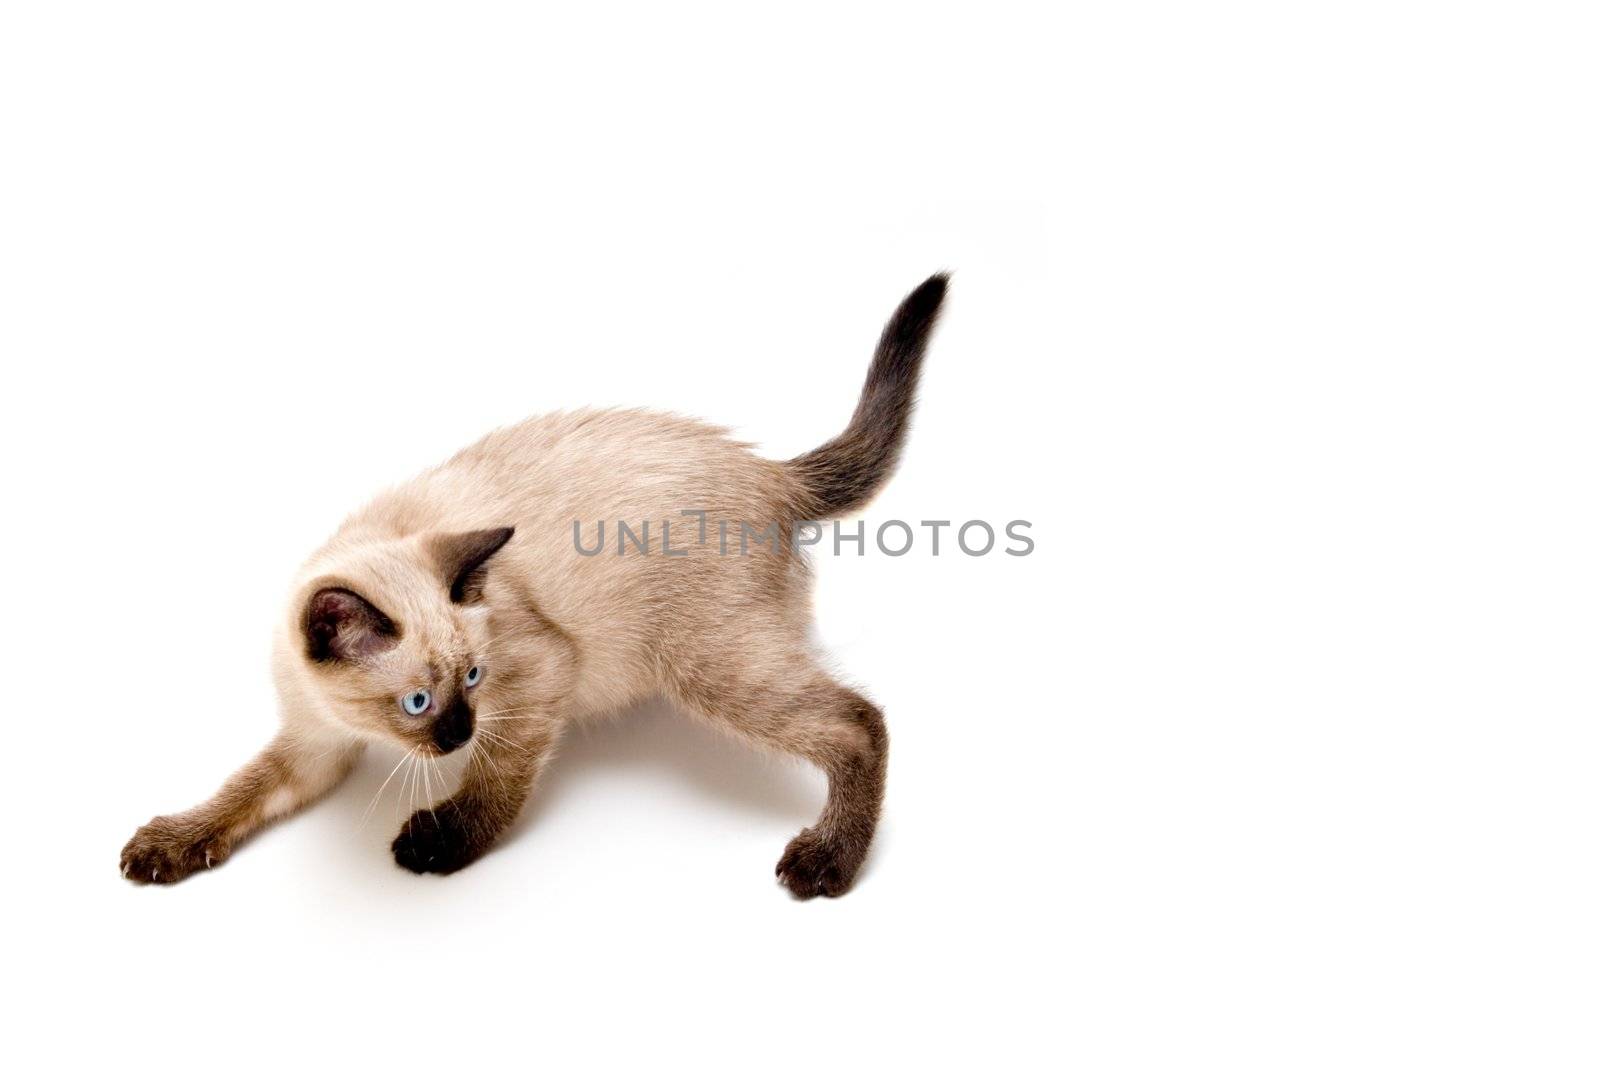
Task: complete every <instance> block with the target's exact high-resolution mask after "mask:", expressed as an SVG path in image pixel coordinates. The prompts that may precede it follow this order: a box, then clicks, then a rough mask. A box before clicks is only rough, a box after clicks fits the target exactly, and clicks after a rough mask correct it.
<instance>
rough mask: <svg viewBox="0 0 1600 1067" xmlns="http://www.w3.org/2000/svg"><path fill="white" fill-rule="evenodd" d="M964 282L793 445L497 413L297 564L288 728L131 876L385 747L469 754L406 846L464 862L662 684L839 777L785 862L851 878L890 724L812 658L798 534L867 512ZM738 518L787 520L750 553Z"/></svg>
mask: <svg viewBox="0 0 1600 1067" xmlns="http://www.w3.org/2000/svg"><path fill="white" fill-rule="evenodd" d="M946 281H947V279H946V277H945V276H944V275H935V276H934V277H932V278H929V279H928V280H927V281H925V282H923V283H922V285H921V286H919V287H918V288H917V289H916V290H915V291H914V292H912V293H911V295H910V296H908V297H906V299H905V301H904V302H903V303H902V304H901V305H900V307H899V308H898V309H897V310H896V311H895V313H894V316H893V317H892V318H891V319H890V320H889V323H888V325H887V326H886V327H885V329H884V332H883V336H882V339H881V340H880V341H879V342H878V348H877V352H876V354H875V355H874V356H873V360H872V366H871V369H870V370H869V371H868V374H867V381H866V386H865V388H864V389H863V391H862V393H861V399H860V402H859V403H858V404H857V406H856V409H855V414H854V416H853V417H852V418H851V420H850V424H849V425H848V426H847V427H846V428H845V430H844V432H843V433H842V434H840V435H839V436H838V437H836V438H834V439H833V440H832V441H829V442H828V443H827V444H824V445H822V446H821V447H819V448H817V449H814V450H813V451H810V452H807V453H806V454H805V455H802V456H799V457H797V458H795V459H791V460H788V461H787V462H776V461H772V460H767V459H762V458H760V457H759V456H756V455H753V454H752V453H751V452H750V451H749V449H748V447H747V446H746V445H743V444H740V443H738V442H735V441H732V440H730V439H729V438H728V437H727V436H725V434H724V433H723V432H722V431H721V430H719V429H716V428H714V427H710V426H706V425H703V424H701V423H699V422H694V421H691V420H688V419H682V418H677V417H673V416H668V415H658V414H651V413H647V412H641V411H580V412H573V413H564V414H557V415H549V416H545V417H543V418H536V419H532V420H529V421H527V422H524V423H521V424H519V425H516V426H512V427H509V428H506V429H501V430H496V431H495V432H494V433H491V434H490V435H489V436H487V437H485V438H484V439H483V440H481V441H479V442H478V443H477V444H475V445H472V446H471V447H469V448H467V449H466V450H465V451H463V452H461V453H460V454H458V455H457V456H456V457H455V458H453V459H451V460H450V461H449V462H447V463H445V464H444V465H443V466H441V467H438V468H435V469H434V470H431V471H428V472H427V473H425V474H423V475H422V476H420V477H419V478H417V479H416V480H415V481H412V482H411V483H409V484H407V485H404V486H401V487H399V488H397V489H392V490H390V491H389V492H386V493H384V494H383V495H382V496H380V497H378V498H377V499H376V500H374V501H372V502H371V503H370V504H368V505H367V506H366V507H364V508H362V509H361V510H360V511H358V512H356V513H355V514H354V515H352V516H351V517H350V518H349V519H347V520H346V521H345V523H344V525H343V526H342V527H340V529H339V531H338V532H337V533H336V534H335V535H334V537H333V539H332V540H331V541H329V542H328V543H327V544H326V545H325V546H323V547H322V549H320V550H319V551H318V552H317V553H316V554H315V555H313V556H312V557H311V559H310V560H309V561H308V562H307V563H306V564H305V566H304V567H303V568H302V569H301V571H300V573H299V575H298V577H297V578H296V579H295V582H294V585H293V592H292V594H291V596H290V598H289V603H288V606H287V608H286V609H285V611H284V613H283V617H282V619H281V620H280V624H279V626H278V629H277V633H276V638H275V641H274V651H273V674H274V678H275V680H276V683H277V688H278V695H279V703H280V705H281V716H282V724H281V726H280V728H279V731H278V734H277V736H276V737H275V738H274V739H273V740H272V742H271V743H270V744H268V745H267V747H266V749H264V750H263V751H262V752H261V753H260V755H258V756H256V757H255V759H253V760H251V761H250V762H249V763H248V764H246V765H245V766H244V767H243V768H241V769H240V770H238V771H237V772H235V773H234V775H233V777H231V778H229V779H228V780H227V782H226V783H225V784H224V785H223V786H222V789H221V790H220V791H219V792H218V793H217V794H216V795H215V796H214V797H212V798H211V799H210V800H208V801H206V802H205V803H203V804H201V805H200V806H199V807H196V808H191V809H190V810H188V811H186V812H183V813H181V814H178V815H167V816H162V817H160V818H157V819H154V820H152V821H151V822H150V823H149V824H147V825H146V826H144V827H143V828H141V829H140V830H139V831H138V832H137V833H136V834H134V835H133V839H132V840H131V841H129V842H128V844H127V846H126V847H124V848H123V850H122V858H121V863H122V873H123V875H124V876H126V877H127V878H130V879H132V880H134V881H137V882H161V883H168V882H176V881H178V880H180V879H182V878H185V877H187V876H188V875H190V874H193V873H194V872H195V871H198V870H203V869H205V868H209V867H213V866H215V865H217V864H219V863H221V862H223V861H224V860H226V859H227V858H228V854H229V852H230V851H231V850H232V849H233V847H234V846H235V845H237V844H238V843H239V842H240V841H241V840H243V839H244V838H245V837H247V836H248V835H249V834H250V833H251V832H253V831H254V830H256V829H258V828H259V827H260V826H262V825H263V824H264V823H266V822H268V821H270V820H272V819H276V818H278V817H280V816H284V815H287V814H289V813H290V812H293V811H295V810H297V809H299V808H302V807H304V806H305V805H306V804H308V803H310V802H311V801H313V800H315V799H317V798H318V797H320V796H322V795H323V794H325V793H327V792H328V791H329V790H331V789H332V788H333V787H334V786H336V785H337V784H338V783H339V782H340V781H341V780H342V779H343V778H344V777H345V775H346V774H348V773H349V771H350V769H351V767H352V766H353V765H354V764H355V762H356V760H357V757H358V756H359V755H360V753H361V751H362V749H363V747H364V746H366V745H367V744H369V743H372V742H388V743H389V744H390V745H393V746H397V751H398V752H403V753H406V754H407V755H409V756H411V757H414V758H416V759H421V760H431V759H434V758H437V757H439V756H443V755H444V754H446V753H449V752H454V751H456V750H457V749H461V748H463V747H469V746H470V747H469V755H468V759H467V763H466V765H465V767H464V769H463V773H462V779H461V784H460V787H459V789H458V790H457V791H456V793H455V794H454V795H453V796H451V797H449V798H448V799H444V800H442V802H441V803H439V804H438V805H437V806H436V807H433V808H431V809H424V810H421V811H417V812H415V813H414V814H413V815H412V816H411V817H410V819H408V820H407V821H406V823H405V824H404V825H403V826H402V827H401V828H400V833H399V836H398V837H396V838H395V839H394V843H393V845H392V850H393V852H394V858H395V861H396V862H397V863H399V864H400V865H401V866H402V867H405V868H406V869H407V870H411V871H415V872H417V873H418V874H422V873H426V872H432V873H435V874H449V873H451V872H452V871H458V870H460V869H461V868H463V867H465V866H466V865H467V864H469V863H471V862H472V861H473V860H475V859H477V858H478V857H479V856H482V855H483V854H484V853H485V852H486V851H487V850H488V849H489V848H490V847H491V846H492V845H493V844H494V841H495V838H496V837H498V836H499V835H500V833H501V832H502V831H504V830H505V829H506V827H507V826H509V825H510V824H511V822H512V821H513V820H514V819H515V818H516V817H517V813H518V812H519V811H520V810H521V809H522V806H523V803H524V802H525V801H526V800H527V799H528V795H529V792H530V791H531V790H532V788H533V784H534V779H535V778H536V777H537V776H538V774H539V769H540V768H541V767H542V766H543V765H544V764H545V762H546V761H547V760H548V759H549V758H550V756H551V753H552V751H553V750H554V747H555V744H556V741H557V739H558V738H559V737H560V736H561V732H562V730H563V729H564V728H565V727H566V726H567V724H568V723H571V722H573V721H576V720H579V719H582V718H584V717H586V716H594V715H602V714H606V713H608V712H613V711H615V710H617V709H619V708H623V707H626V706H628V705H630V704H634V703H636V702H638V701H640V700H641V699H643V698H645V697H648V696H652V695H656V694H665V695H666V696H667V697H669V698H670V699H671V700H672V702H673V703H675V704H676V705H678V706H679V707H681V708H683V709H684V710H685V711H687V712H688V713H690V714H692V715H696V716H699V717H701V718H703V719H705V720H708V721H710V722H713V723H715V724H717V725H719V726H721V727H723V728H725V729H728V730H731V731H733V732H735V733H737V734H739V735H741V736H743V737H745V738H747V739H748V740H749V741H750V742H751V743H752V744H755V745H761V746H765V747H767V748H771V749H777V750H779V751H782V752H787V753H791V754H793V755H796V756H800V757H803V758H805V759H807V760H810V761H811V762H813V763H815V764H816V765H817V766H819V767H821V768H822V769H823V770H824V771H826V772H827V776H828V799H827V803H826V805H825V807H824V808H823V810H822V815H821V817H820V818H819V819H818V820H817V823H816V825H815V826H812V827H810V828H809V829H805V830H802V831H800V833H799V834H798V835H797V836H796V837H795V838H794V839H793V840H792V841H790V842H789V845H788V847H787V848H786V849H784V852H783V856H782V858H781V859H779V860H778V866H777V876H778V878H779V879H780V880H781V881H782V882H783V884H784V885H785V886H787V887H788V889H789V890H790V891H791V892H792V893H793V894H794V895H795V896H797V897H800V898H809V897H814V896H817V895H819V894H821V895H824V896H837V895H838V894H840V893H843V892H845V891H846V890H847V889H849V888H850V885H851V883H852V882H853V881H854V879H855V877H856V872H857V871H858V870H859V869H860V868H861V863H862V860H863V859H864V858H865V856H866V854H867V848H868V846H869V845H870V844H871V843H872V834H873V830H874V828H875V827H876V825H877V822H878V810H879V808H880V806H881V805H882V802H883V788H884V770H885V763H886V760H887V757H888V750H889V735H888V733H887V731H886V730H885V728H884V722H883V714H882V713H881V712H880V711H879V710H878V708H877V707H876V706H874V705H873V703H872V702H871V701H869V700H868V699H867V698H866V697H864V696H862V695H861V694H860V693H857V692H855V691H854V690H852V689H850V688H848V687H846V686H844V685H841V684H840V683H839V682H837V681H835V680H834V678H833V677H831V676H830V675H829V673H828V672H827V670H826V669H824V668H823V666H822V665H821V664H820V663H819V662H818V660H817V658H816V655H815V653H814V651H813V649H812V647H811V644H810V641H809V639H808V636H807V626H808V624H809V621H810V603H809V590H808V584H809V580H808V573H807V567H806V564H805V560H804V556H803V554H802V553H800V552H798V551H795V550H794V547H793V546H794V533H795V528H796V526H797V524H800V523H803V522H806V521H810V520H823V519H829V518H832V517H835V516H838V515H841V514H843V513H845V512H848V511H850V510H852V509H855V508H858V507H860V506H862V505H863V504H864V503H866V502H867V500H868V499H869V498H870V497H871V496H872V495H873V493H874V492H876V491H877V490H878V488H879V487H880V486H882V485H883V483H884V482H885V481H886V480H887V479H888V477H889V475H890V473H891V472H892V471H893V469H894V467H895V464H896V461H897V460H898V458H899V455H900V450H901V446H902V445H903V443H904V441H905V435H906V427H907V423H908V420H909V417H910V414H911V408H912V401H913V396H914V393H915V390H916V385H917V377H918V373H919V371H920V369H921V365H922V356H923V351H924V350H925V348H926V347H927V343H928V337H929V334H930V332H931V331H932V329H933V325H934V321H935V319H936V317H937V315H938V312H939V306H940V304H941V303H942V301H943V299H944V294H945V286H946ZM685 511H689V512H691V514H690V515H688V516H685V515H684V512H685ZM700 512H703V513H704V515H703V517H702V516H700V515H699V514H698V513H700ZM617 520H623V521H625V522H627V523H628V525H629V526H630V528H631V529H632V530H633V531H635V532H637V531H638V530H639V529H640V527H641V526H642V525H643V521H648V523H649V530H650V531H652V532H651V533H650V534H648V535H647V536H648V537H649V541H648V542H647V548H648V551H644V550H641V548H640V546H639V545H638V544H636V543H634V542H631V541H630V542H629V543H628V544H627V546H626V550H623V551H620V552H619V548H622V547H623V546H622V545H621V544H618V545H607V546H606V547H605V549H604V550H603V551H600V552H598V553H595V554H592V555H590V554H586V552H592V551H593V546H592V545H591V544H590V543H589V541H590V538H592V537H593V536H594V535H593V534H592V533H590V531H591V530H592V529H593V526H594V524H596V523H600V522H602V521H603V523H604V525H605V526H606V527H608V528H610V530H618V527H617ZM667 522H670V523H671V527H670V531H669V533H668V538H669V540H670V545H663V544H662V543H661V542H660V532H661V531H663V529H664V524H665V523H667ZM578 523H581V524H582V531H583V537H582V540H581V541H580V538H579V536H578V527H577V525H576V524H578ZM723 523H726V524H727V529H728V530H729V531H730V534H729V540H730V543H729V544H728V545H727V548H726V549H724V548H723V545H722V537H721V533H720V531H721V529H722V528H723V527H722V524H723ZM741 524H744V525H747V526H748V528H749V529H751V530H752V531H754V532H755V533H758V534H759V533H764V532H766V531H768V530H769V529H770V528H771V527H773V526H776V527H777V529H778V531H779V536H778V537H777V538H776V543H775V544H773V543H770V542H761V541H754V540H752V541H751V542H750V544H749V547H748V549H747V550H746V551H740V544H741V543H740V541H739V540H738V538H739V536H740V533H739V531H740V530H741ZM602 536H603V535H602ZM617 540H618V542H621V541H622V538H621V535H620V531H618V537H617ZM580 544H581V546H582V549H583V551H580V550H579V547H580ZM667 549H670V551H667ZM412 769H413V770H415V768H412ZM391 777H393V775H391Z"/></svg>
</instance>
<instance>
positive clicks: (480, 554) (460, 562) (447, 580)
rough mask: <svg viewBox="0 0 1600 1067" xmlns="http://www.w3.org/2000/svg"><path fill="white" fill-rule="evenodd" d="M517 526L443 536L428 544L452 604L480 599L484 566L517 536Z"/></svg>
mask: <svg viewBox="0 0 1600 1067" xmlns="http://www.w3.org/2000/svg"><path fill="white" fill-rule="evenodd" d="M516 532H517V531H516V527H514V526H500V527H497V528H496V529H493V530H474V531H472V532H471V533H462V534H440V535H439V536H438V537H435V538H433V540H432V541H430V542H429V543H428V548H429V551H431V552H432V553H433V560H434V563H435V564H436V565H437V566H438V568H439V577H440V579H441V580H443V582H444V584H445V585H447V586H449V588H450V600H451V601H452V602H453V603H456V604H464V603H467V602H468V601H470V600H473V599H475V598H476V597H477V594H478V592H479V590H480V589H481V588H482V586H483V565H484V564H485V563H487V562H489V557H490V556H492V555H494V554H495V553H496V552H498V551H500V549H501V548H502V547H504V545H505V543H506V542H507V541H509V540H511V535H512V534H514V533H516Z"/></svg>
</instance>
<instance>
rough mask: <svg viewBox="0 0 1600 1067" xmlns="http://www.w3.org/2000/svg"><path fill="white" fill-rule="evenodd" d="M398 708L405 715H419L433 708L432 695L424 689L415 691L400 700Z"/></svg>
mask: <svg viewBox="0 0 1600 1067" xmlns="http://www.w3.org/2000/svg"><path fill="white" fill-rule="evenodd" d="M400 706H401V707H402V708H404V709H405V712H406V714H407V715H421V714H422V713H423V712H425V711H427V710H428V709H429V708H430V707H432V706H433V694H432V693H430V692H428V691H427V690H426V689H416V690H413V691H412V692H410V693H407V694H406V695H405V696H403V697H401V698H400Z"/></svg>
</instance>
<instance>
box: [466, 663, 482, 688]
mask: <svg viewBox="0 0 1600 1067" xmlns="http://www.w3.org/2000/svg"><path fill="white" fill-rule="evenodd" d="M481 681H483V668H482V667H474V668H472V669H471V670H470V671H468V672H467V688H468V689H471V688H472V687H473V686H475V685H477V684H478V683H479V682H481Z"/></svg>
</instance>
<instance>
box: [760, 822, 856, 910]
mask: <svg viewBox="0 0 1600 1067" xmlns="http://www.w3.org/2000/svg"><path fill="white" fill-rule="evenodd" d="M865 858H866V849H865V848H863V847H860V846H856V845H852V844H851V843H850V842H848V841H845V840H842V839H840V838H838V837H835V836H832V835H828V834H822V833H818V832H817V831H816V830H802V831H800V833H799V834H797V835H795V838H794V840H793V841H790V842H789V847H788V848H786V849H784V850H783V858H782V859H780V860H779V861H778V868H777V871H776V873H777V875H778V881H780V882H782V883H783V884H784V886H785V887H786V888H787V889H788V890H789V892H791V893H793V894H794V895H795V897H796V899H799V900H810V899H811V898H812V897H816V896H823V897H836V896H840V895H841V894H843V893H844V892H845V891H846V890H848V889H849V888H850V886H851V884H852V883H853V882H854V881H855V880H856V872H857V871H859V870H860V869H861V861H862V860H863V859H865Z"/></svg>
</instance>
